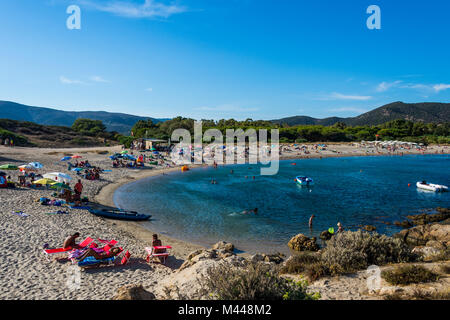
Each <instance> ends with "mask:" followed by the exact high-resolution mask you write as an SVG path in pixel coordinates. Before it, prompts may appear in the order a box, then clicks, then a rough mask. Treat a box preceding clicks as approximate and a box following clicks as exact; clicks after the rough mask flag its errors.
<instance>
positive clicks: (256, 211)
mask: <svg viewBox="0 0 450 320" xmlns="http://www.w3.org/2000/svg"><path fill="white" fill-rule="evenodd" d="M251 213H254V214H255V215H257V214H258V208H255V209H253V210H248V211H247V210H244V211H242V214H251Z"/></svg>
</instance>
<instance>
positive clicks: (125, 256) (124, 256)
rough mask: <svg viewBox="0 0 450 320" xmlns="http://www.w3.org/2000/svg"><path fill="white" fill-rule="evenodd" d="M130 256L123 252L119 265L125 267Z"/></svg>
mask: <svg viewBox="0 0 450 320" xmlns="http://www.w3.org/2000/svg"><path fill="white" fill-rule="evenodd" d="M130 256H131V254H130V252H128V250H127V252H125V254H124V255H123V258H122V261H120V264H121V265H123V266H124V265H126V264H127V263H128V260H130Z"/></svg>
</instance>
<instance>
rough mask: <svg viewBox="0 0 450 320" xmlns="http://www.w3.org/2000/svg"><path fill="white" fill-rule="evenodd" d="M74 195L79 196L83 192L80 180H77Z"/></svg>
mask: <svg viewBox="0 0 450 320" xmlns="http://www.w3.org/2000/svg"><path fill="white" fill-rule="evenodd" d="M74 189H75V194H76V195H78V196H81V193H82V192H83V184H82V183H81V180H80V179H78V182H77V184H75V188H74Z"/></svg>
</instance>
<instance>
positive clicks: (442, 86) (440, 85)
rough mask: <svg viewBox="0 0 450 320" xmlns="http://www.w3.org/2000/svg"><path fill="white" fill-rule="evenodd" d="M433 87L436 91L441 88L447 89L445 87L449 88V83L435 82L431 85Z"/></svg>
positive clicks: (441, 89)
mask: <svg viewBox="0 0 450 320" xmlns="http://www.w3.org/2000/svg"><path fill="white" fill-rule="evenodd" d="M433 89H434V90H435V91H436V92H440V91H443V90H447V89H450V84H443V83H441V84H436V85H434V86H433Z"/></svg>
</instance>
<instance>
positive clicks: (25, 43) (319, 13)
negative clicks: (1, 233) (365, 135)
mask: <svg viewBox="0 0 450 320" xmlns="http://www.w3.org/2000/svg"><path fill="white" fill-rule="evenodd" d="M71 4H76V5H79V6H80V8H81V30H69V29H67V27H66V20H67V18H68V17H69V15H68V14H67V13H66V8H67V7H68V6H69V5H71ZM372 4H375V5H378V6H379V7H380V9H381V30H369V29H368V28H367V26H366V20H367V18H368V17H369V14H367V13H366V9H367V7H368V6H369V5H372ZM449 17H450V1H448V0H428V1H407V0H396V1H392V0H370V1H365V0H354V1H332V0H327V1H325V0H315V1H310V0H308V1H306V0H297V1H294V0H273V1H272V0H271V1H269V0H267V1H266V0H258V1H256V0H239V1H238V0H177V1H165V0H153V1H151V0H132V1H125V0H123V1H122V0H97V1H94V0H70V1H69V0H14V1H1V2H0V43H1V47H0V70H1V72H0V100H12V101H16V102H20V103H24V104H30V105H37V106H43V107H52V108H57V109H62V110H106V111H111V112H125V113H131V114H137V115H145V116H152V117H174V116H177V115H181V116H187V117H193V118H197V119H201V118H205V119H221V118H232V117H233V118H235V119H246V118H253V119H274V118H281V117H285V116H293V115H308V116H313V117H327V116H355V115H358V114H360V113H362V112H365V111H368V110H371V109H373V108H375V107H378V106H381V105H383V104H386V103H389V102H393V101H405V102H424V101H427V102H450V36H449V35H450V24H449V23H448V21H449Z"/></svg>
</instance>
